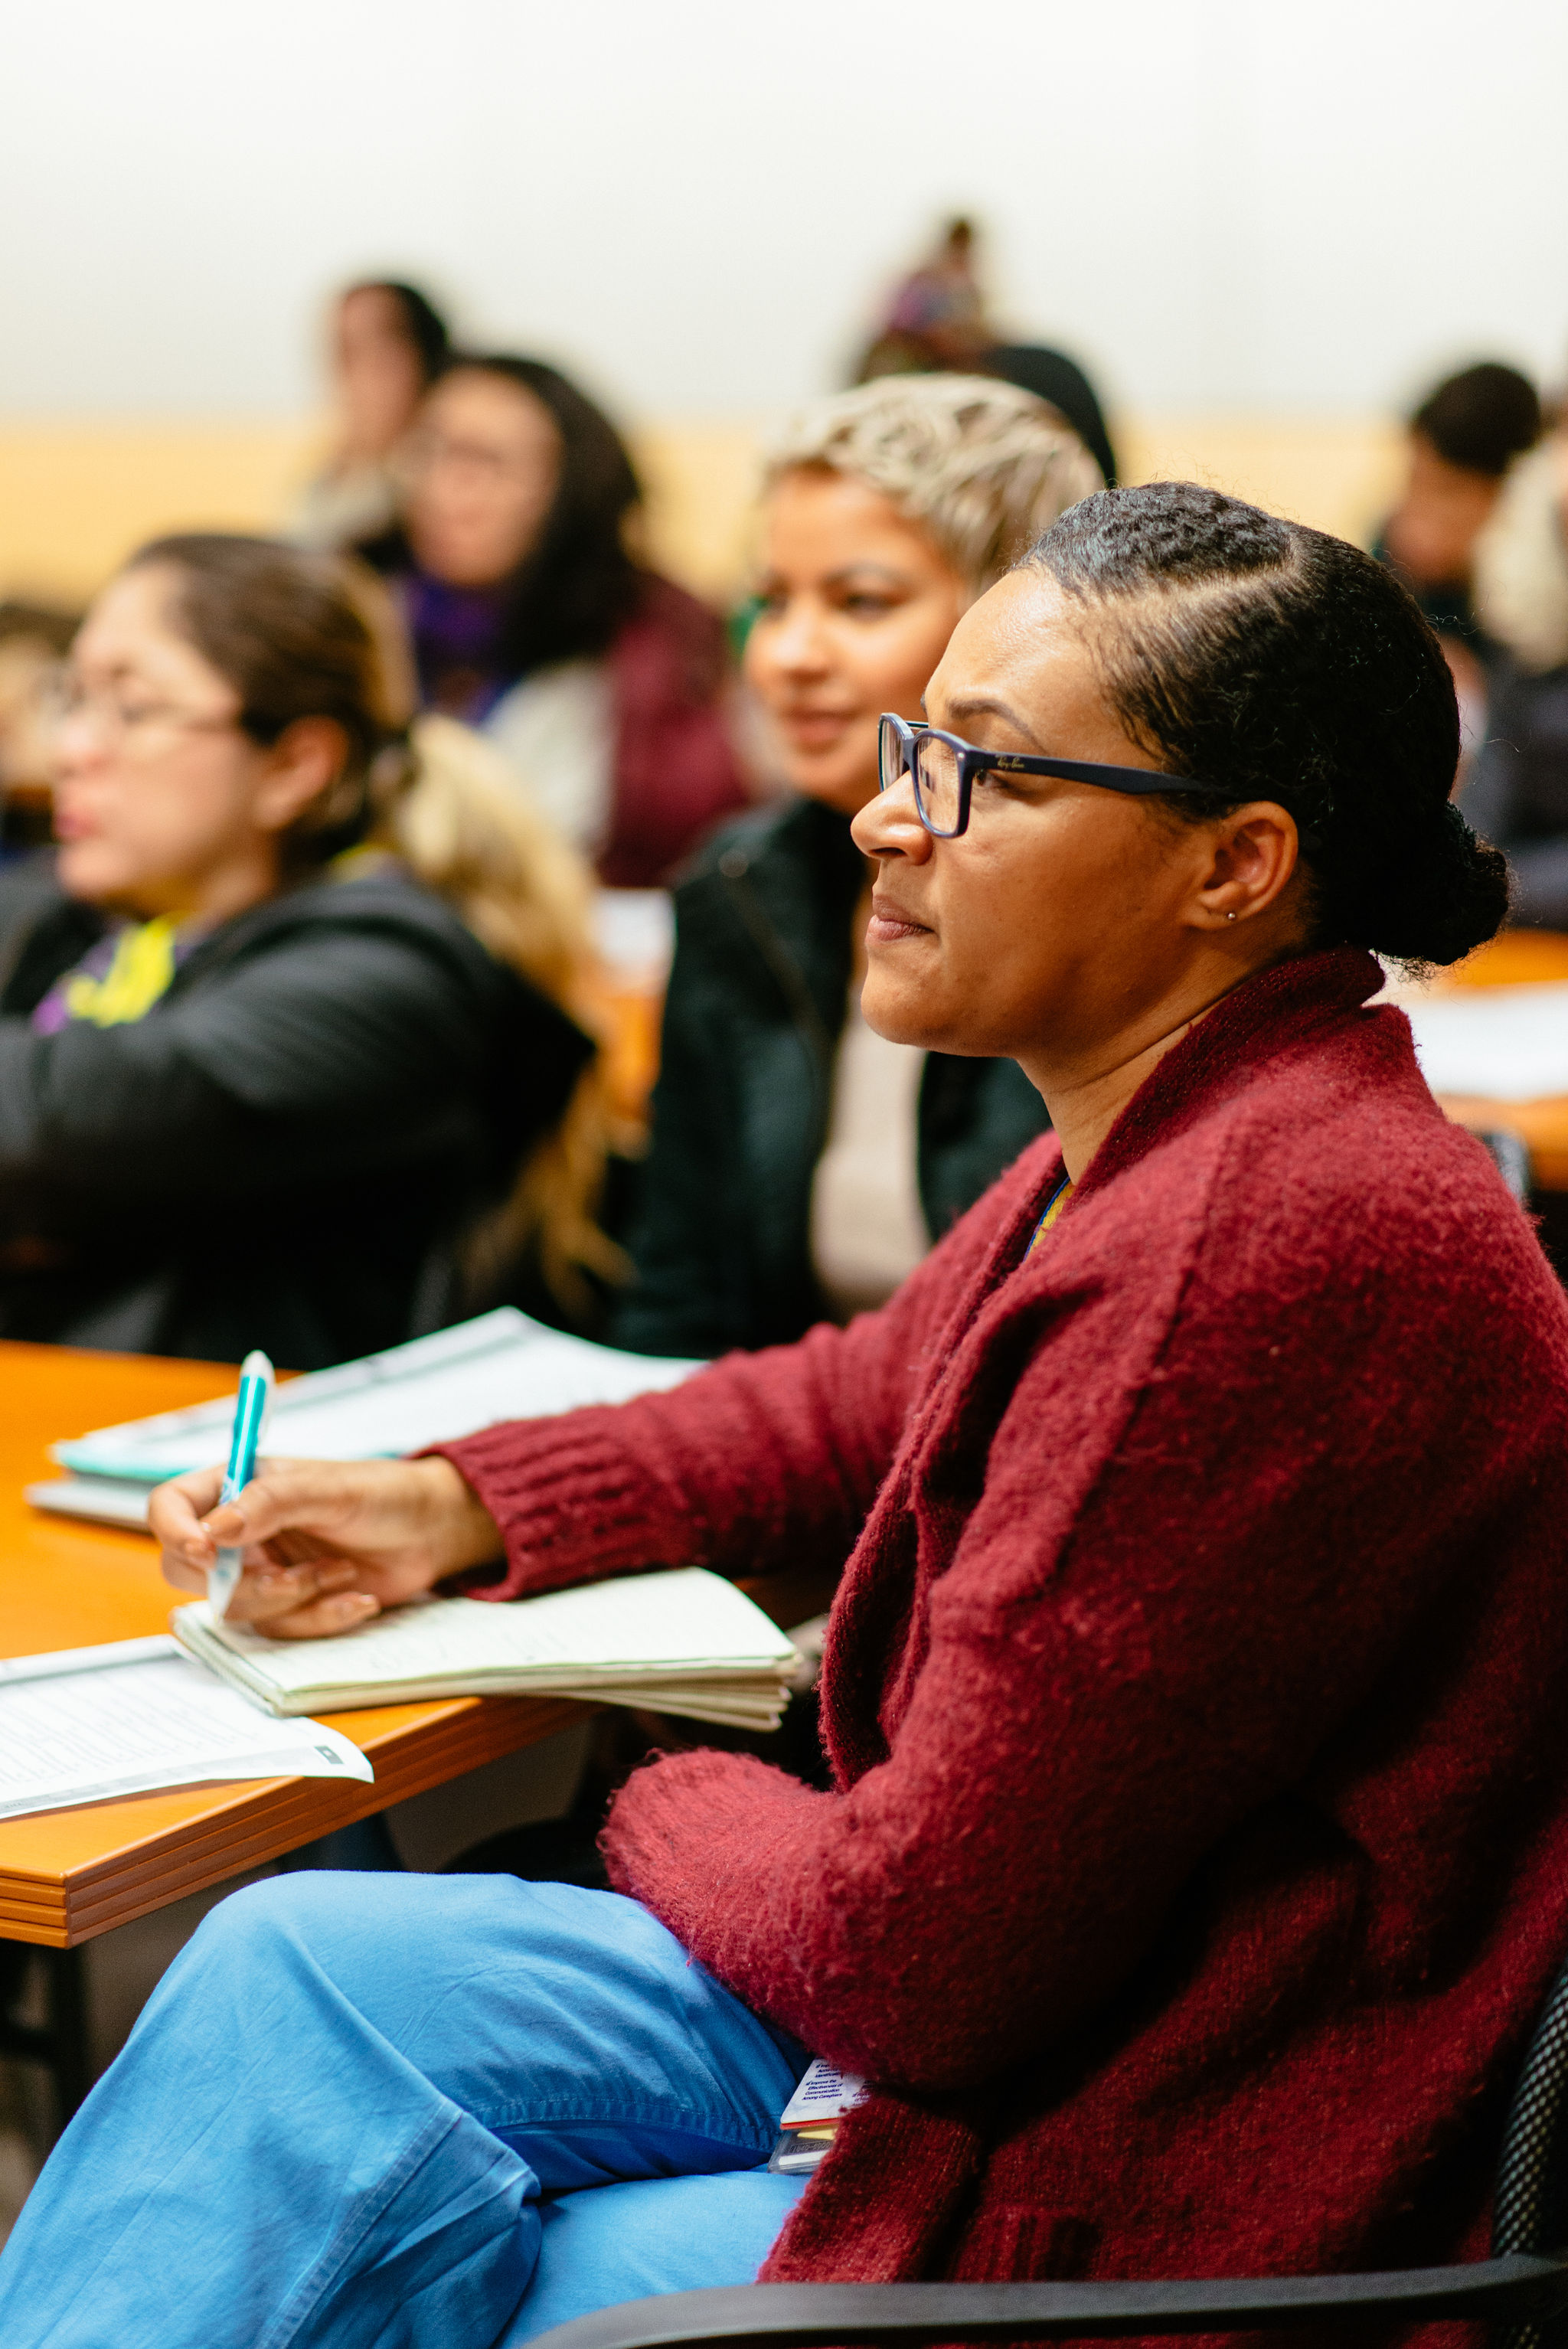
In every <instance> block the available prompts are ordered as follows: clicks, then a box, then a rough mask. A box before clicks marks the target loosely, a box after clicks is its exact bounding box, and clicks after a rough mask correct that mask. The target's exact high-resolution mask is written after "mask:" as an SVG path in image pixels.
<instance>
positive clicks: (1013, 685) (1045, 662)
mask: <svg viewBox="0 0 1568 2349" xmlns="http://www.w3.org/2000/svg"><path fill="white" fill-rule="evenodd" d="M1069 682H1070V683H1071V684H1072V685H1073V686H1074V687H1075V688H1076V687H1078V686H1082V687H1088V688H1092V684H1093V665H1092V661H1091V659H1090V656H1089V647H1088V640H1087V638H1086V636H1085V633H1084V630H1083V627H1082V625H1081V615H1080V614H1079V612H1078V608H1077V607H1076V606H1075V605H1070V604H1069V602H1068V598H1067V597H1066V596H1064V595H1063V594H1062V592H1061V590H1060V589H1059V588H1058V587H1057V585H1056V583H1055V581H1054V580H1052V579H1050V578H1049V577H1047V575H1046V574H1043V573H1040V572H1037V571H1034V570H1030V569H1024V570H1018V571H1009V572H1008V573H1006V575H1005V576H1004V577H1003V578H1001V579H999V580H998V581H997V582H996V584H995V586H994V587H989V588H987V589H986V591H985V595H982V596H980V597H978V598H977V599H976V601H975V603H973V604H971V605H970V606H969V609H968V610H967V612H965V615H964V616H963V618H962V619H961V620H960V621H959V623H958V626H957V627H956V628H955V629H954V632H953V636H952V638H951V641H950V642H949V644H948V647H947V650H946V652H945V653H944V656H943V658H942V663H941V666H940V667H939V668H938V670H937V673H936V676H935V677H934V678H933V679H932V687H933V690H934V691H940V692H941V693H942V694H943V695H944V697H945V698H947V700H948V701H949V702H950V703H952V704H953V705H954V706H955V707H956V706H957V704H958V703H960V702H969V701H976V702H978V701H984V700H994V699H995V698H997V697H998V696H999V695H1002V696H1005V697H1006V699H1007V700H1008V702H1009V704H1010V705H1011V706H1013V707H1016V708H1020V709H1022V708H1025V707H1027V706H1028V704H1029V703H1030V702H1031V701H1037V700H1040V699H1042V698H1050V699H1053V700H1054V699H1055V698H1057V696H1059V694H1060V693H1061V692H1062V691H1063V689H1064V688H1067V687H1068V684H1069ZM928 699H929V696H928Z"/></svg>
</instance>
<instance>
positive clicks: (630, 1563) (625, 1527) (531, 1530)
mask: <svg viewBox="0 0 1568 2349" xmlns="http://www.w3.org/2000/svg"><path fill="white" fill-rule="evenodd" d="M628 1408H630V1407H629V1406H622V1407H620V1408H607V1409H589V1410H583V1411H573V1412H567V1413H562V1414H561V1415H560V1416H559V1417H557V1418H553V1419H520V1420H509V1421H504V1422H502V1423H501V1424H500V1426H498V1427H487V1428H484V1429H482V1430H481V1431H480V1433H479V1434H478V1435H467V1436H464V1437H462V1438H461V1439H460V1440H459V1441H458V1442H456V1443H452V1444H431V1445H430V1447H429V1451H428V1453H427V1454H423V1455H421V1456H423V1457H429V1456H430V1455H431V1454H438V1455H439V1456H440V1457H441V1458H443V1459H446V1460H449V1461H450V1462H451V1464H452V1465H453V1467H454V1468H455V1469H456V1470H457V1472H458V1474H459V1476H461V1477H462V1479H463V1481H464V1483H465V1484H467V1485H469V1486H470V1487H471V1488H472V1490H473V1491H474V1493H476V1494H477V1495H478V1496H479V1498H480V1501H482V1502H483V1504H484V1506H485V1507H486V1508H487V1509H488V1510H489V1511H490V1516H492V1517H493V1518H494V1519H495V1521H496V1524H497V1525H498V1526H500V1534H501V1539H502V1541H503V1542H504V1543H505V1546H506V1572H505V1574H504V1575H503V1576H502V1577H501V1578H500V1581H499V1582H490V1583H485V1584H483V1585H481V1586H480V1587H478V1588H474V1590H473V1593H472V1595H473V1596H474V1597H475V1598H476V1599H523V1598H527V1597H528V1596H530V1595H531V1593H533V1592H535V1591H541V1590H559V1589H562V1588H565V1587H566V1586H567V1585H568V1584H570V1583H573V1582H593V1581H597V1580H599V1579H600V1578H603V1577H604V1576H606V1575H612V1574H630V1573H635V1572H636V1571H637V1570H638V1569H639V1568H643V1567H650V1566H694V1565H698V1564H700V1563H701V1560H700V1559H699V1558H698V1557H696V1555H695V1549H696V1541H697V1537H698V1533H699V1527H698V1526H696V1524H694V1522H693V1520H692V1518H691V1517H690V1516H689V1514H688V1513H687V1511H686V1510H685V1509H684V1508H683V1507H682V1506H681V1505H680V1501H679V1497H678V1495H676V1493H675V1492H674V1491H673V1490H672V1488H671V1487H670V1486H669V1485H666V1484H665V1482H664V1480H663V1479H662V1478H660V1477H658V1476H656V1475H653V1474H652V1473H650V1471H649V1470H648V1469H647V1468H646V1467H645V1465H644V1464H643V1463H642V1462H641V1461H639V1460H638V1458H637V1457H636V1454H635V1452H634V1450H633V1449H632V1448H631V1446H629V1445H628V1444H627V1442H626V1440H625V1437H626V1422H625V1417H624V1413H625V1411H626V1410H627V1409H628Z"/></svg>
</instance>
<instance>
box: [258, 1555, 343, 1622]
mask: <svg viewBox="0 0 1568 2349" xmlns="http://www.w3.org/2000/svg"><path fill="white" fill-rule="evenodd" d="M357 1581H358V1571H357V1569H356V1568H355V1567H353V1566H351V1565H349V1564H348V1563H347V1562H346V1560H343V1559H334V1560H331V1561H328V1562H312V1563H311V1564H309V1565H304V1566H279V1565H277V1564H276V1563H275V1562H274V1561H273V1559H271V1558H269V1557H268V1556H267V1554H266V1552H265V1550H261V1551H258V1552H256V1553H254V1554H253V1556H252V1557H250V1558H248V1559H247V1561H246V1565H245V1570H244V1572H243V1573H242V1575H241V1577H240V1579H239V1581H238V1582H237V1583H236V1584H235V1586H234V1588H233V1591H232V1594H231V1597H230V1599H229V1605H228V1609H227V1612H226V1617H225V1619H226V1620H227V1621H229V1622H231V1623H249V1624H251V1625H252V1626H253V1628H254V1629H255V1630H258V1631H265V1632H267V1633H268V1634H269V1635H270V1634H271V1632H272V1630H273V1625H274V1624H275V1623H277V1622H279V1621H281V1620H283V1619H284V1618H285V1617H287V1616H289V1615H292V1614H294V1612H295V1611H296V1610H297V1609H299V1608H301V1607H304V1606H308V1605H311V1604H314V1602H315V1600H317V1599H324V1598H328V1597H331V1596H334V1595H335V1594H337V1593H340V1592H346V1591H352V1590H353V1589H354V1588H356V1583H357Z"/></svg>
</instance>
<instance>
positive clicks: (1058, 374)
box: [985, 343, 1117, 490]
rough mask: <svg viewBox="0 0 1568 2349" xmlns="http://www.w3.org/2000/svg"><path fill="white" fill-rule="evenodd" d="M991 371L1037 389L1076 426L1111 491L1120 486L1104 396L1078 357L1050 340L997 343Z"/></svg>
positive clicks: (990, 355)
mask: <svg viewBox="0 0 1568 2349" xmlns="http://www.w3.org/2000/svg"><path fill="white" fill-rule="evenodd" d="M985 373H986V374H987V375H995V376H1000V377H1001V378H1002V381H1003V382H1004V383H1016V385H1017V386H1018V387H1019V388H1020V389H1021V390H1023V391H1032V392H1033V393H1034V395H1035V398H1037V399H1043V400H1044V401H1045V402H1046V405H1047V407H1048V408H1054V409H1056V411H1057V415H1058V416H1063V417H1065V418H1066V419H1067V421H1068V423H1069V424H1070V425H1071V426H1072V429H1073V430H1074V431H1075V432H1076V433H1077V434H1078V439H1079V440H1081V441H1082V442H1083V444H1084V447H1085V448H1086V449H1087V450H1088V453H1089V455H1090V456H1091V457H1092V458H1093V459H1094V461H1095V463H1096V464H1097V465H1098V466H1099V470H1100V471H1101V473H1102V474H1103V475H1104V477H1105V486H1106V488H1107V489H1108V490H1114V489H1115V487H1116V477H1117V462H1116V450H1115V449H1114V448H1113V447H1112V446H1111V439H1110V431H1109V427H1108V425H1107V423H1106V420H1105V409H1103V407H1102V406H1101V405H1100V398H1099V392H1098V391H1096V389H1095V388H1094V386H1093V384H1092V383H1091V382H1090V381H1089V379H1088V376H1087V375H1086V374H1085V373H1084V371H1083V369H1082V367H1079V365H1078V361H1077V359H1073V358H1069V357H1068V355H1067V353H1066V351H1057V350H1052V349H1051V348H1050V347H1049V346H1048V345H1047V344H1046V343H996V344H995V345H994V346H993V347H992V348H991V349H990V350H988V351H987V352H986V354H985Z"/></svg>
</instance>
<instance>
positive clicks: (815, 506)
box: [762, 465, 949, 574]
mask: <svg viewBox="0 0 1568 2349" xmlns="http://www.w3.org/2000/svg"><path fill="white" fill-rule="evenodd" d="M762 525H763V527H762V538H763V554H764V558H765V560H767V561H768V562H769V563H772V564H775V565H777V566H778V567H779V568H789V569H791V570H793V569H799V570H802V571H809V570H833V569H843V568H847V567H848V566H850V565H851V564H860V563H863V564H883V565H887V566H889V567H891V568H896V569H898V570H900V571H912V570H913V571H916V572H920V573H925V572H928V571H940V572H943V573H944V574H945V573H946V572H947V570H948V567H949V566H948V565H947V564H946V563H945V562H944V559H943V556H942V554H941V553H940V551H939V550H938V548H937V546H936V544H935V543H934V540H933V539H932V537H931V536H930V533H928V532H927V531H926V530H925V529H923V526H922V525H921V524H920V523H918V522H916V521H913V519H912V518H911V517H910V516H909V515H907V514H903V513H901V512H900V511H899V509H898V508H897V506H895V505H894V504H893V502H892V499H891V498H888V497H884V496H883V495H882V492H881V491H880V490H874V489H872V486H871V484H870V483H869V482H867V481H857V480H856V479H855V478H854V476H853V475H852V474H849V473H840V472H835V471H831V470H830V469H829V468H828V467H827V466H816V465H813V466H810V467H804V466H802V467H799V468H797V469H796V470H794V471H790V472H788V473H785V474H784V475H783V476H782V477H781V478H780V479H779V481H777V482H776V483H775V484H774V486H773V488H772V490H771V491H770V492H769V495H768V498H767V500H766V502H765V503H764V506H763V510H762Z"/></svg>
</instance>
